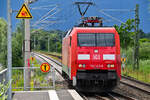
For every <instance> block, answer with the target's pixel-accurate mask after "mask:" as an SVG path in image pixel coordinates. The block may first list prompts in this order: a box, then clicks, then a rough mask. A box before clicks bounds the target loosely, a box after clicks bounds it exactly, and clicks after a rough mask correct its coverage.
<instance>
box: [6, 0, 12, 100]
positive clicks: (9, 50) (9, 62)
mask: <svg viewBox="0 0 150 100" xmlns="http://www.w3.org/2000/svg"><path fill="white" fill-rule="evenodd" d="M11 13H12V9H11V3H10V0H7V19H8V30H7V66H8V72H7V79H8V82H10V86H9V89H8V98H7V100H11V97H12V90H11V89H12V87H11V76H12V46H11V45H12V43H11V42H12V41H11V34H12V33H11V32H12V30H11V28H12V27H11Z"/></svg>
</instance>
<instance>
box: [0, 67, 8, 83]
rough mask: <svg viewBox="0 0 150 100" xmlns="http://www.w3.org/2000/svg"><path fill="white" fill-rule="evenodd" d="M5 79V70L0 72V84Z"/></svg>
mask: <svg viewBox="0 0 150 100" xmlns="http://www.w3.org/2000/svg"><path fill="white" fill-rule="evenodd" d="M6 77H7V69H4V70H2V71H1V72H0V83H2V82H3V81H4V80H6Z"/></svg>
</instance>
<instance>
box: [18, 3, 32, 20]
mask: <svg viewBox="0 0 150 100" xmlns="http://www.w3.org/2000/svg"><path fill="white" fill-rule="evenodd" d="M16 18H19V19H30V18H32V15H31V13H30V12H29V9H28V8H27V6H26V5H25V4H23V5H22V7H21V9H20V10H19V12H18V14H17V16H16Z"/></svg>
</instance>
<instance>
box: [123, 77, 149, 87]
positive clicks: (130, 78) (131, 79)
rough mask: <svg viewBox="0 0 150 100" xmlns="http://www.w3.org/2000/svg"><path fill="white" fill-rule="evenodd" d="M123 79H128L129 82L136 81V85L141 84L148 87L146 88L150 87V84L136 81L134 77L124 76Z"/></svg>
mask: <svg viewBox="0 0 150 100" xmlns="http://www.w3.org/2000/svg"><path fill="white" fill-rule="evenodd" d="M121 77H122V78H124V79H128V80H130V81H134V82H136V83H139V84H142V85H146V86H149V87H150V84H148V83H144V82H142V81H139V80H136V79H134V78H132V77H127V76H123V75H122V76H121Z"/></svg>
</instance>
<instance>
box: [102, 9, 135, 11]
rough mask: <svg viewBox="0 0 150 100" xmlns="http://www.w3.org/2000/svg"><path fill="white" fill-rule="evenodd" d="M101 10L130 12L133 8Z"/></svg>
mask: <svg viewBox="0 0 150 100" xmlns="http://www.w3.org/2000/svg"><path fill="white" fill-rule="evenodd" d="M101 11H114V12H118V11H119V12H132V11H135V10H134V9H101Z"/></svg>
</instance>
